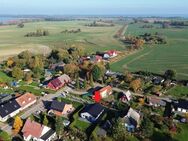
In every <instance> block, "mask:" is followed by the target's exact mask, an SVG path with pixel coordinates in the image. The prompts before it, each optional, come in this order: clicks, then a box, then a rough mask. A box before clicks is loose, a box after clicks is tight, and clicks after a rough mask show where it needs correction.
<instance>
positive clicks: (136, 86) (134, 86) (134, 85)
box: [130, 79, 142, 92]
mask: <svg viewBox="0 0 188 141" xmlns="http://www.w3.org/2000/svg"><path fill="white" fill-rule="evenodd" d="M141 87H142V82H141V79H135V80H133V81H132V82H131V83H130V88H131V89H133V91H134V92H136V91H138V90H139V89H140V88H141Z"/></svg>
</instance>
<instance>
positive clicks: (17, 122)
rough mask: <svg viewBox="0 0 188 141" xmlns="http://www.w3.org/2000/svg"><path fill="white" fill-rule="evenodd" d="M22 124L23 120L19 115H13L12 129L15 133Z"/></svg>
mask: <svg viewBox="0 0 188 141" xmlns="http://www.w3.org/2000/svg"><path fill="white" fill-rule="evenodd" d="M22 126H23V121H22V119H21V118H20V117H19V116H16V117H15V120H14V124H13V131H14V133H15V134H17V133H19V131H20V129H21V127H22Z"/></svg>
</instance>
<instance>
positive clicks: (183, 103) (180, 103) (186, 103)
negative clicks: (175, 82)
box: [173, 99, 188, 109]
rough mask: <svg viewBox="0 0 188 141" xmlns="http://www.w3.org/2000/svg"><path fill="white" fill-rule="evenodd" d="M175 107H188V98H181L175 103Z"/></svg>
mask: <svg viewBox="0 0 188 141" xmlns="http://www.w3.org/2000/svg"><path fill="white" fill-rule="evenodd" d="M173 106H174V108H182V109H188V100H184V99H180V100H178V101H177V102H174V103H173Z"/></svg>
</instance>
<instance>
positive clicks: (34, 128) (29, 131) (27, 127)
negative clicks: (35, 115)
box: [22, 119, 44, 138]
mask: <svg viewBox="0 0 188 141" xmlns="http://www.w3.org/2000/svg"><path fill="white" fill-rule="evenodd" d="M43 128H44V126H43V125H41V124H39V123H37V122H35V121H31V120H30V119H27V121H26V122H25V124H24V127H23V129H22V133H23V136H24V137H26V138H27V137H28V136H29V135H31V136H33V137H36V138H39V137H40V136H41V134H42V130H43Z"/></svg>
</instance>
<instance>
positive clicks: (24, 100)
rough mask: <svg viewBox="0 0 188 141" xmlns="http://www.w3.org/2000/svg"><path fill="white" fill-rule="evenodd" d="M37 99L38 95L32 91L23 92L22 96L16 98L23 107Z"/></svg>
mask: <svg viewBox="0 0 188 141" xmlns="http://www.w3.org/2000/svg"><path fill="white" fill-rule="evenodd" d="M35 100H36V96H34V95H33V94H31V93H26V94H23V95H22V96H20V97H18V98H16V101H17V102H18V104H19V105H20V106H21V107H25V106H26V105H28V104H30V103H32V102H33V101H35Z"/></svg>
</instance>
